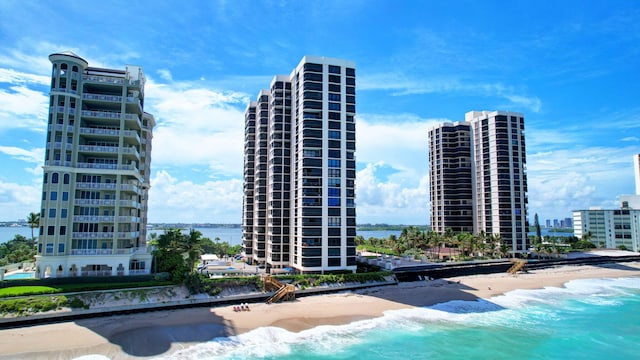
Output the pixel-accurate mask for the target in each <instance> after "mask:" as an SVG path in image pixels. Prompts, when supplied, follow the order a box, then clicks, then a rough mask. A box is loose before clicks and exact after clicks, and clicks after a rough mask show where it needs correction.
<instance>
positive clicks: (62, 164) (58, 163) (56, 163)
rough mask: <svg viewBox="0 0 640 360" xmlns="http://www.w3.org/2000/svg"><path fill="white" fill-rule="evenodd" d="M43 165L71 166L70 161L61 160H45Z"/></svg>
mask: <svg viewBox="0 0 640 360" xmlns="http://www.w3.org/2000/svg"><path fill="white" fill-rule="evenodd" d="M44 165H45V166H67V167H70V166H72V163H71V161H62V160H53V161H48V160H47V161H45V162H44Z"/></svg>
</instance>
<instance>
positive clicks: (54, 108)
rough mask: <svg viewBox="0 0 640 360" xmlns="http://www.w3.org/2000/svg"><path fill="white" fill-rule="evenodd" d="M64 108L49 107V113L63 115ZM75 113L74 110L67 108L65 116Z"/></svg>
mask: <svg viewBox="0 0 640 360" xmlns="http://www.w3.org/2000/svg"><path fill="white" fill-rule="evenodd" d="M64 109H65V108H64V106H51V107H49V112H50V113H54V112H59V113H64ZM75 113H76V108H72V107H70V108H67V114H72V115H75Z"/></svg>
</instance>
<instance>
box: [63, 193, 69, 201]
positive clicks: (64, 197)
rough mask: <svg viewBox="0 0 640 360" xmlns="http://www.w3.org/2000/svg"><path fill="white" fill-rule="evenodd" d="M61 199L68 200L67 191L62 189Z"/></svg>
mask: <svg viewBox="0 0 640 360" xmlns="http://www.w3.org/2000/svg"><path fill="white" fill-rule="evenodd" d="M62 201H69V192H68V191H63V192H62Z"/></svg>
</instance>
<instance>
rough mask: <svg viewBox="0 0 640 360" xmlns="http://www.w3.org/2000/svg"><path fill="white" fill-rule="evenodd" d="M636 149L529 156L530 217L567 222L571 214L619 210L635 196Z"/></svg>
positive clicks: (580, 151)
mask: <svg viewBox="0 0 640 360" xmlns="http://www.w3.org/2000/svg"><path fill="white" fill-rule="evenodd" d="M635 151H637V150H634V148H618V149H617V148H605V147H592V148H583V149H562V150H554V151H547V152H538V153H532V154H528V155H527V163H528V164H527V165H528V170H527V174H528V185H529V209H530V210H529V216H530V217H531V218H532V217H533V214H534V213H538V214H539V216H540V217H541V218H543V219H551V218H558V219H560V218H565V217H570V216H571V211H572V210H580V209H588V208H590V207H593V206H597V207H602V208H610V209H611V208H617V207H618V206H619V204H618V203H617V202H616V197H617V196H618V195H620V194H628V193H633V186H634V179H633V161H632V156H633V154H634V153H635Z"/></svg>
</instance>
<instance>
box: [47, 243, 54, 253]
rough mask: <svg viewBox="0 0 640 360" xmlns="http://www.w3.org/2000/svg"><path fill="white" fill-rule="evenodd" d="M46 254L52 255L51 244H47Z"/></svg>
mask: <svg viewBox="0 0 640 360" xmlns="http://www.w3.org/2000/svg"><path fill="white" fill-rule="evenodd" d="M47 254H53V244H47Z"/></svg>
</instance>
